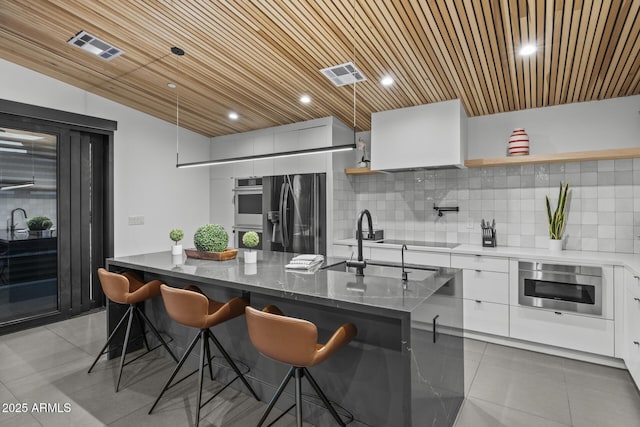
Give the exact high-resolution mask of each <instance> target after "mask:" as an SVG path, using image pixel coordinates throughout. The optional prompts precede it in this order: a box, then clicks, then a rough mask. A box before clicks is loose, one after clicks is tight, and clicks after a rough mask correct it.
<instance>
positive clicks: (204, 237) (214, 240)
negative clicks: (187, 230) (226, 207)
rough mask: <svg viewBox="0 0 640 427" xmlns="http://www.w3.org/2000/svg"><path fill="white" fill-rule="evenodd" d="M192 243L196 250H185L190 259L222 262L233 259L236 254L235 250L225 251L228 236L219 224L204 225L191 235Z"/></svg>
mask: <svg viewBox="0 0 640 427" xmlns="http://www.w3.org/2000/svg"><path fill="white" fill-rule="evenodd" d="M193 243H194V244H195V246H196V250H195V251H194V250H190V249H187V250H185V252H186V253H187V256H189V257H192V258H203V259H215V260H217V261H224V260H227V259H234V258H235V257H236V255H237V254H238V250H237V249H227V244H228V243H229V234H228V233H227V232H226V230H225V229H224V227H223V226H221V225H219V224H205V225H203V226H201V227H200V228H198V229H197V230H196V233H195V234H194V235H193Z"/></svg>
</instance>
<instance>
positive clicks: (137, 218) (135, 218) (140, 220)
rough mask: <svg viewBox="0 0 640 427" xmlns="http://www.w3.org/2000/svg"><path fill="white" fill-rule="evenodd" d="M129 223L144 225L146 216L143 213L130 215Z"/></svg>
mask: <svg viewBox="0 0 640 427" xmlns="http://www.w3.org/2000/svg"><path fill="white" fill-rule="evenodd" d="M129 225H144V216H142V215H135V216H130V217H129Z"/></svg>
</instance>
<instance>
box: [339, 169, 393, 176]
mask: <svg viewBox="0 0 640 427" xmlns="http://www.w3.org/2000/svg"><path fill="white" fill-rule="evenodd" d="M344 173H346V174H347V175H376V174H379V173H383V172H380V171H372V170H371V168H347V169H345V170H344Z"/></svg>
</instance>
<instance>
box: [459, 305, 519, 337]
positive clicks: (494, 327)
mask: <svg viewBox="0 0 640 427" xmlns="http://www.w3.org/2000/svg"><path fill="white" fill-rule="evenodd" d="M463 313H464V317H463V318H464V329H465V330H469V331H475V332H482V333H485V334H493V335H501V336H504V337H506V336H509V306H508V305H505V304H495V303H491V302H486V301H481V300H471V299H466V298H465V299H464V300H463Z"/></svg>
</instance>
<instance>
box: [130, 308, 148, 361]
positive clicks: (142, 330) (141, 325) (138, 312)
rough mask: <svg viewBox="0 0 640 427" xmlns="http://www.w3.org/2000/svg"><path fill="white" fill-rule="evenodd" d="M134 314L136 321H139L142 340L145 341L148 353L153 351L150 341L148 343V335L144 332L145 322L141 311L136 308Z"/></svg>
mask: <svg viewBox="0 0 640 427" xmlns="http://www.w3.org/2000/svg"><path fill="white" fill-rule="evenodd" d="M133 313H134V314H135V316H136V320H137V321H138V327H139V328H140V332H142V340H143V341H144V346H145V347H146V348H147V352H149V351H151V347H149V341H147V334H145V332H144V321H143V320H142V316H140V310H138V307H136V306H134V308H133Z"/></svg>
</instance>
